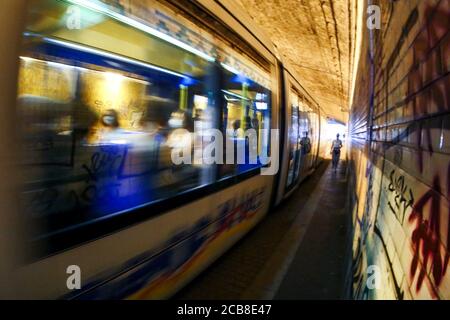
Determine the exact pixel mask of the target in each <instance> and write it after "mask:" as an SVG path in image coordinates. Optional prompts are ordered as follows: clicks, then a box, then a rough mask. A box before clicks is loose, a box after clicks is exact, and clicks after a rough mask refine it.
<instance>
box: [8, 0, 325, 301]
mask: <svg viewBox="0 0 450 320" xmlns="http://www.w3.org/2000/svg"><path fill="white" fill-rule="evenodd" d="M3 5H4V6H6V7H5V8H4V10H3V13H2V15H1V18H2V19H1V20H2V21H3V22H1V23H2V24H3V25H5V24H9V28H0V39H1V40H2V42H3V43H11V46H10V47H8V48H7V49H2V51H0V54H1V55H2V56H0V58H1V62H0V66H1V67H2V70H4V72H3V71H2V73H3V79H2V80H1V81H2V82H1V83H0V85H1V87H2V89H0V90H1V93H2V94H1V97H0V107H1V108H2V111H1V114H2V119H1V120H0V121H1V124H0V127H2V130H3V131H2V132H3V134H2V135H1V137H0V155H2V156H1V157H0V171H1V172H2V179H1V181H0V185H1V187H0V200H1V201H0V202H1V203H2V207H1V211H0V214H1V219H0V234H1V235H2V241H1V244H0V256H1V259H0V260H2V262H1V264H0V271H1V272H0V280H1V281H0V282H1V283H2V285H1V286H0V297H2V298H20V299H30V298H31V299H160V298H169V297H171V296H173V295H174V294H175V293H176V292H177V291H178V290H179V289H181V288H182V287H183V286H185V285H186V284H187V283H188V282H189V281H191V280H192V279H194V278H195V277H196V276H197V275H199V274H200V273H201V272H202V271H203V270H204V269H205V268H207V267H208V266H209V265H210V264H211V263H212V262H214V261H215V260H216V259H217V258H219V257H220V256H221V255H222V254H223V253H224V252H225V251H226V250H227V249H229V248H230V247H231V246H232V245H233V244H235V243H236V242H237V241H238V240H239V239H241V238H242V237H243V236H244V235H245V234H246V233H247V232H248V231H249V230H250V229H252V228H253V227H254V226H255V225H256V224H257V223H258V222H259V221H260V220H261V219H263V218H264V216H265V215H266V214H267V213H268V211H269V209H270V208H272V207H275V206H277V205H278V204H280V203H281V202H282V201H283V200H284V199H285V198H287V197H288V196H289V195H290V194H292V192H293V191H294V190H295V189H296V188H297V187H298V186H299V184H300V183H301V182H302V181H303V180H304V179H305V178H306V177H307V176H308V175H310V174H311V173H312V172H313V171H314V169H315V168H316V167H317V166H318V164H319V163H320V161H321V159H322V158H324V155H325V147H326V146H325V143H323V142H321V139H320V138H321V128H323V126H324V123H325V121H326V120H325V119H326V118H325V114H324V113H323V112H322V110H321V108H320V106H319V105H318V104H317V103H316V102H315V100H314V98H313V97H311V96H310V95H309V94H308V93H307V92H306V91H305V90H304V88H303V87H302V86H301V84H300V82H299V80H298V79H299V78H298V76H296V74H295V73H294V72H293V70H292V69H290V68H289V66H288V65H287V64H285V63H283V62H282V60H281V59H280V57H279V53H278V52H277V50H276V48H275V47H274V45H273V44H272V43H271V42H270V40H268V38H267V37H266V36H265V35H264V34H263V32H262V31H261V30H258V29H257V28H256V27H255V26H254V25H253V24H252V22H251V19H250V18H249V17H247V16H246V15H245V14H244V13H243V12H242V11H241V10H240V9H239V7H238V6H237V5H236V4H235V3H233V2H232V1H228V0H220V1H218V0H216V1H213V0H197V1H191V0H186V1H175V0H158V1H157V0H131V1H122V0H102V1H98V0H90V1H86V0H29V1H22V0H18V1H8V2H6V4H3ZM5 12H8V13H7V14H5ZM11 17H14V19H18V20H14V21H13V20H12V18H11ZM17 17H22V18H23V20H22V21H20V18H17ZM21 22H23V23H22V24H21ZM3 25H2V26H3ZM11 79H13V80H14V81H12V82H11ZM199 128H200V129H199ZM204 129H216V130H219V131H220V132H222V133H223V141H222V142H223V147H225V145H228V144H229V143H230V141H231V143H232V145H233V146H236V145H237V144H239V143H240V144H241V145H243V146H244V149H245V155H244V158H245V161H244V162H243V163H242V164H238V163H236V162H233V163H231V164H230V163H228V162H224V163H220V162H218V163H208V164H205V163H198V162H196V161H193V162H192V163H182V164H174V162H173V159H172V158H173V157H172V156H173V150H174V148H177V147H178V148H179V147H185V146H187V145H188V146H189V147H191V143H192V141H201V142H205V141H212V140H211V139H212V137H211V136H208V135H207V134H202V132H207V130H206V131H205V130H204ZM248 130H253V131H252V132H254V133H255V136H256V143H254V144H250V143H249V139H248V136H246V133H245V132H246V131H248ZM199 132H200V133H199ZM6 133H8V134H6ZM277 133H278V134H277ZM274 136H275V139H272V138H273V137H274ZM271 137H272V138H271ZM214 139H216V138H214ZM198 145H200V148H199V147H198ZM203 145H204V144H202V143H199V144H194V146H193V147H192V148H188V150H191V151H192V154H193V155H194V159H195V156H196V155H197V156H198V155H199V154H200V157H201V156H202V154H203V153H202V152H203V151H204V148H203ZM252 147H253V148H256V149H257V154H258V157H257V159H256V161H250V157H249V154H250V149H251V148H252ZM183 150H184V149H183ZM264 150H266V151H269V154H270V156H271V163H269V164H267V163H265V162H264V161H262V159H261V156H260V155H261V154H262V153H263V151H264ZM253 151H254V150H253ZM270 166H273V167H275V168H276V169H278V170H276V171H275V174H271V175H267V174H262V169H265V168H269V167H270Z"/></svg>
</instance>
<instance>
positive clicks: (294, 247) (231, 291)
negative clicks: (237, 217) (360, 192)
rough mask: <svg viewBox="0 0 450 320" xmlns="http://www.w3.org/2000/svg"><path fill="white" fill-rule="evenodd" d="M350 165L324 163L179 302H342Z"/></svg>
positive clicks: (208, 270) (208, 271)
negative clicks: (233, 300)
mask: <svg viewBox="0 0 450 320" xmlns="http://www.w3.org/2000/svg"><path fill="white" fill-rule="evenodd" d="M346 191H347V181H346V180H345V165H342V166H341V167H340V168H339V169H338V171H337V172H334V171H333V170H332V169H331V166H330V163H329V161H326V162H324V163H323V164H322V165H321V166H320V167H319V168H318V170H317V171H316V172H315V173H314V174H313V175H312V176H311V177H309V178H308V179H307V180H306V181H305V182H304V183H303V184H302V186H301V187H300V188H299V189H298V190H297V191H295V193H294V194H293V195H292V196H291V197H290V198H289V199H288V200H287V201H285V202H284V203H283V204H282V205H281V206H280V207H278V208H276V209H275V210H273V212H271V213H270V214H269V215H268V216H267V217H266V218H265V219H264V220H263V221H262V222H261V223H260V224H259V225H258V226H257V227H256V228H254V229H253V230H252V231H251V232H250V233H249V234H248V235H247V236H245V237H244V238H243V239H242V240H241V241H240V242H238V243H237V244H236V245H235V246H234V247H233V248H231V249H230V250H229V251H228V252H227V253H226V254H225V255H223V256H222V257H221V258H220V259H219V260H218V261H217V262H216V263H214V264H213V265H212V266H211V267H210V268H208V269H207V270H206V271H205V272H203V273H202V274H201V275H200V276H199V277H198V278H197V279H195V280H194V281H193V282H192V283H191V284H190V285H188V286H187V287H186V288H185V289H183V290H182V291H181V292H179V293H178V294H177V295H176V296H175V297H174V299H181V300H185V299H186V300H196V299H198V300H203V299H219V300H227V299H343V298H346V296H345V294H344V275H345V272H346V268H347V264H346V262H347V261H348V257H346V248H347V237H346V235H347V221H348V220H347V219H348V218H347V217H346V212H347V211H346V210H345V200H346Z"/></svg>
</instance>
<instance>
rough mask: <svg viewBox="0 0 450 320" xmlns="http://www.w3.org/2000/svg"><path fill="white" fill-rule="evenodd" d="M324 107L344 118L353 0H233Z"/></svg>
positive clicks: (351, 49) (350, 61)
mask: <svg viewBox="0 0 450 320" xmlns="http://www.w3.org/2000/svg"><path fill="white" fill-rule="evenodd" d="M235 1H236V2H237V3H238V4H239V5H241V6H242V7H243V8H244V9H245V11H246V12H247V14H248V15H250V16H251V17H252V18H253V20H254V21H255V23H256V24H257V25H259V26H260V27H262V29H263V30H264V31H265V33H266V34H268V35H269V36H270V38H271V39H272V41H273V42H274V43H275V45H276V47H277V48H278V51H279V53H280V54H281V55H282V56H283V57H284V59H285V61H288V62H289V64H290V65H291V66H292V67H293V68H294V69H295V71H296V72H297V74H298V75H299V77H300V81H301V83H302V85H303V86H304V87H305V88H306V89H307V90H308V91H309V93H310V94H311V95H312V96H314V97H315V99H316V100H317V101H318V102H319V104H320V105H321V106H322V108H323V109H324V110H325V112H326V113H327V114H328V115H329V116H331V117H333V118H335V119H336V120H340V121H343V122H347V119H348V101H349V99H348V97H349V91H350V88H351V76H352V73H353V70H352V68H353V60H354V59H353V56H354V45H355V25H356V23H355V22H356V4H357V0H235Z"/></svg>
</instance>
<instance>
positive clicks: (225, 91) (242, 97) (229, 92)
mask: <svg viewBox="0 0 450 320" xmlns="http://www.w3.org/2000/svg"><path fill="white" fill-rule="evenodd" d="M222 92H223V93H225V94H228V95H230V96H232V97H235V98H238V99H240V100H246V101H250V99H248V98H246V97H244V96H241V95H240V94H237V93H234V92H231V91H227V90H222Z"/></svg>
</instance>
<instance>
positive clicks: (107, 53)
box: [43, 38, 189, 79]
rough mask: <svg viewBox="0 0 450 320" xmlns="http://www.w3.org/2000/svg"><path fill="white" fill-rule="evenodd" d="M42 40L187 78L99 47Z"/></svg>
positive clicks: (49, 39)
mask: <svg viewBox="0 0 450 320" xmlns="http://www.w3.org/2000/svg"><path fill="white" fill-rule="evenodd" d="M43 40H44V41H46V42H49V43H53V44H57V45H60V46H63V47H67V48H71V49H75V50H79V51H84V52H88V53H92V54H96V55H100V56H103V57H106V58H111V59H115V60H120V61H122V62H126V63H131V64H134V65H138V66H141V67H144V68H149V69H152V70H156V71H160V72H164V73H167V74H170V75H173V76H176V77H179V78H185V79H189V77H188V76H185V75H184V74H181V73H178V72H175V71H171V70H167V69H164V68H160V67H157V66H155V65H152V64H148V63H144V62H140V61H137V60H133V59H130V58H126V57H123V56H119V55H117V54H113V53H109V52H106V51H102V50H99V49H94V48H89V47H86V46H82V45H79V44H75V43H72V42H67V41H63V40H56V39H52V38H43Z"/></svg>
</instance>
